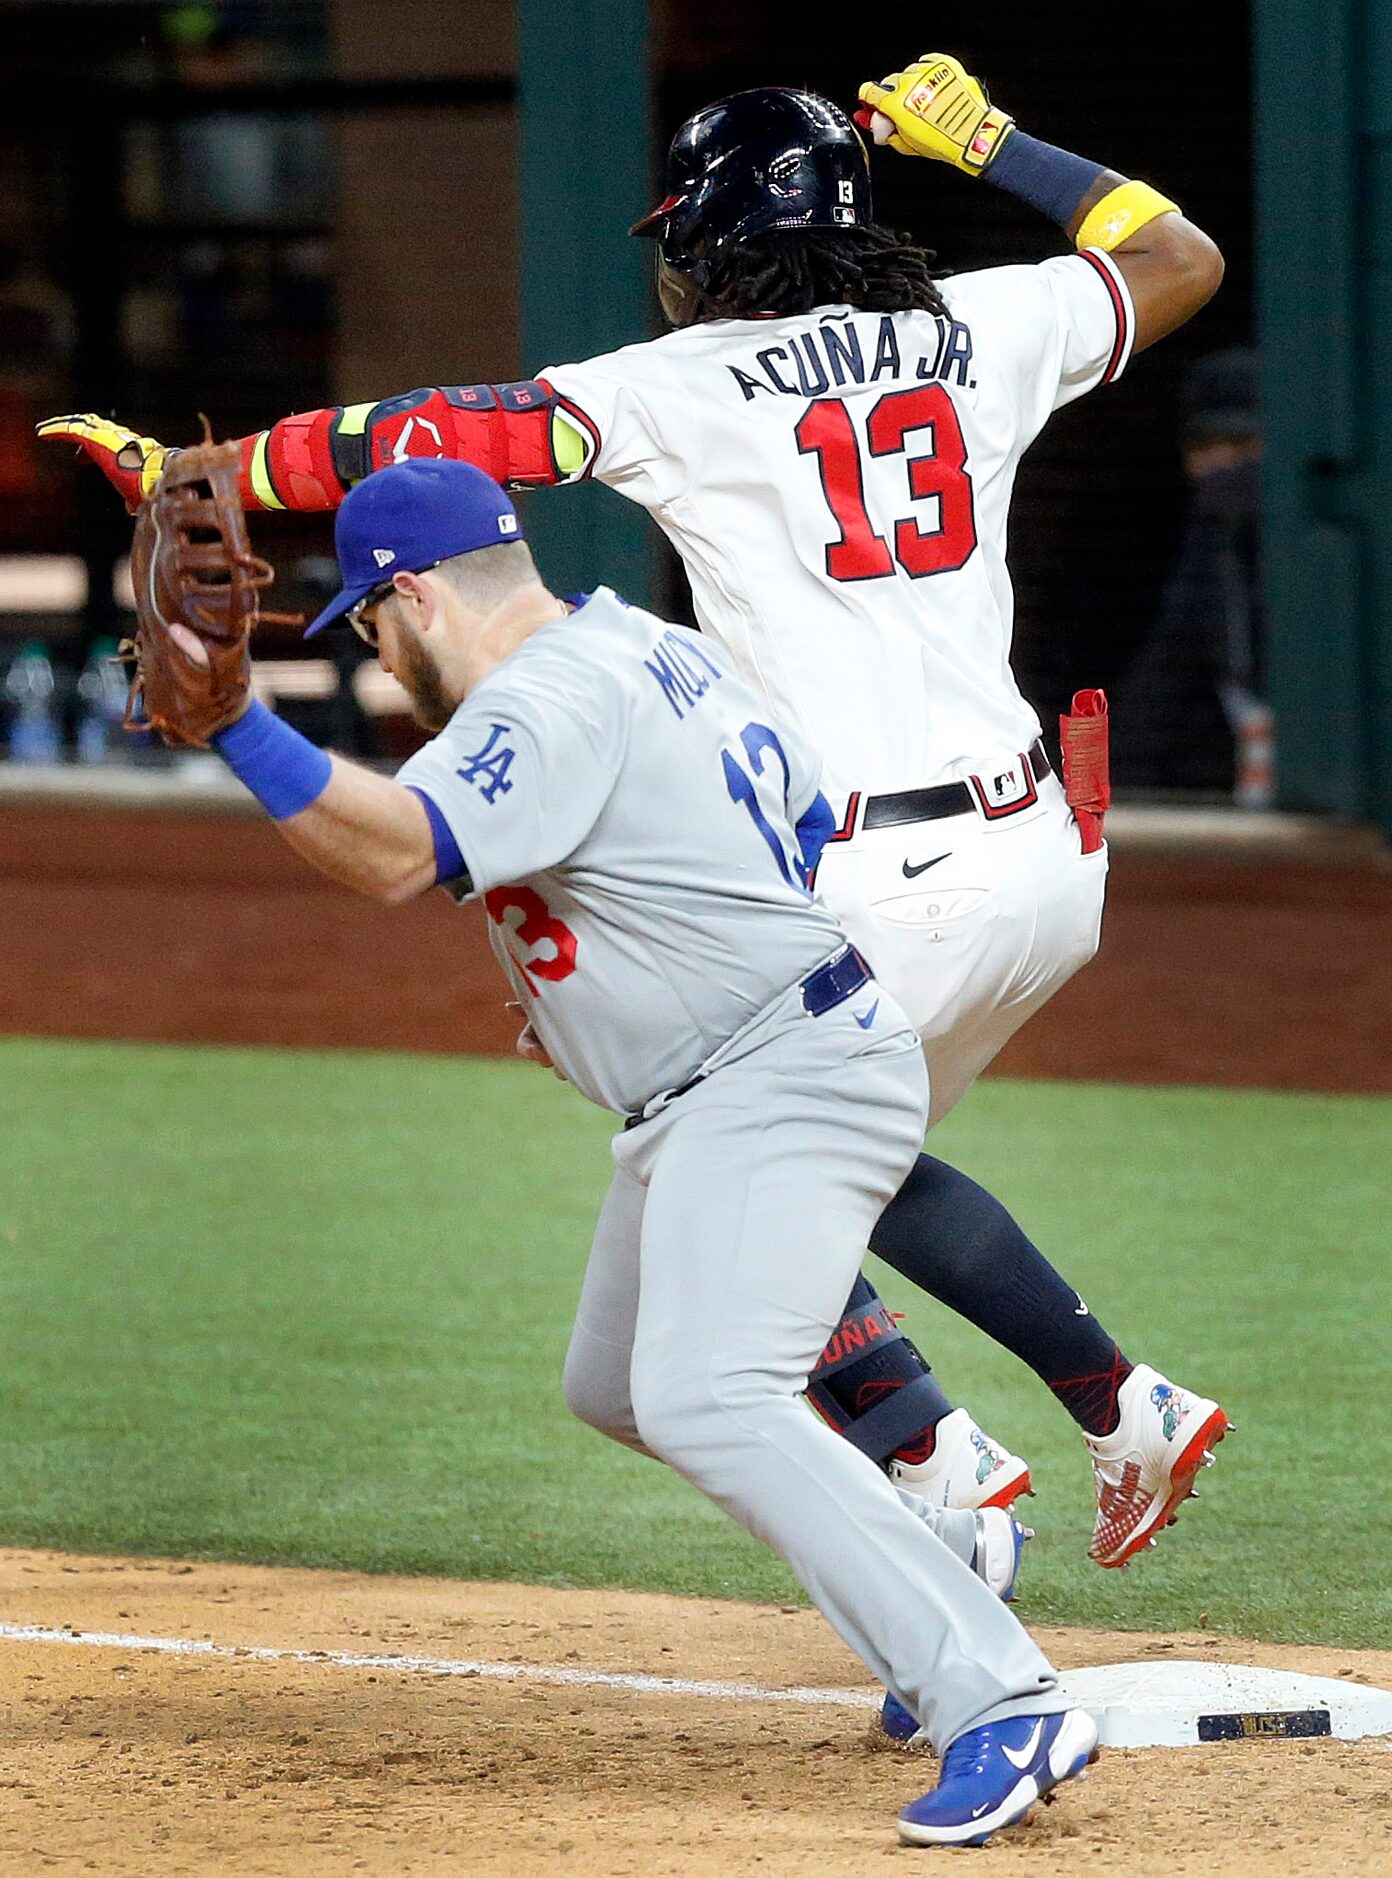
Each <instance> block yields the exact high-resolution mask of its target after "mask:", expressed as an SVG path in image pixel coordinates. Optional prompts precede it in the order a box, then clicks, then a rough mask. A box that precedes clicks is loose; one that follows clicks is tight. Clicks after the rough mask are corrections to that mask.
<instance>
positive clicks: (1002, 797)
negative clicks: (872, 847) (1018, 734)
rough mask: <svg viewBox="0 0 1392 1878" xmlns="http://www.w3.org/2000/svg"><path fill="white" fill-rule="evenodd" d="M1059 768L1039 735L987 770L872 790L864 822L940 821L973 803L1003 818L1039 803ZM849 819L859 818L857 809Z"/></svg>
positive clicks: (896, 824)
mask: <svg viewBox="0 0 1392 1878" xmlns="http://www.w3.org/2000/svg"><path fill="white" fill-rule="evenodd" d="M1053 773H1054V768H1053V764H1052V763H1050V761H1049V757H1048V753H1047V752H1046V751H1045V748H1044V745H1043V742H1042V741H1038V740H1037V741H1036V742H1035V744H1034V746H1033V748H1032V749H1030V750H1026V751H1024V752H1023V753H1022V754H1021V755H1020V756H1018V757H1015V758H1013V759H1012V760H1011V761H1010V762H1009V763H1003V764H1002V765H1001V766H1000V767H999V768H998V769H996V770H993V771H990V772H988V773H987V774H986V775H984V776H969V777H968V778H967V780H966V781H965V782H951V783H935V784H934V785H933V786H932V787H931V788H928V789H903V790H900V791H899V792H898V793H896V794H894V795H887V796H871V797H870V798H869V800H868V801H867V802H866V804H865V815H864V818H863V820H862V822H861V827H862V829H871V828H900V827H903V826H904V825H905V824H906V823H909V822H936V821H940V820H942V818H943V817H945V816H948V815H965V814H966V813H967V812H968V810H971V809H976V810H979V811H980V813H981V814H982V815H983V816H984V817H985V818H986V820H987V821H988V822H998V821H1002V820H1004V818H1005V817H1006V816H1007V815H1018V814H1019V813H1020V812H1021V810H1022V809H1028V808H1033V806H1034V804H1035V803H1036V802H1037V801H1038V800H1039V787H1038V785H1039V784H1040V783H1042V782H1043V780H1044V778H1045V777H1046V776H1052V775H1053ZM853 800H854V798H853ZM848 819H850V820H853V812H852V815H851V816H850V817H848ZM845 838H846V839H849V836H846V837H845ZM832 839H833V840H835V839H836V837H835V836H833V837H832Z"/></svg>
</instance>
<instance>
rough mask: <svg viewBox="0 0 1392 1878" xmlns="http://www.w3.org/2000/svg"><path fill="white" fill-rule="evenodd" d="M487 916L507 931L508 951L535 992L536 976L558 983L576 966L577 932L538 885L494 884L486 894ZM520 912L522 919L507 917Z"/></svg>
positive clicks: (568, 975)
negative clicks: (540, 890)
mask: <svg viewBox="0 0 1392 1878" xmlns="http://www.w3.org/2000/svg"><path fill="white" fill-rule="evenodd" d="M483 904H484V905H485V906H486V907H487V908H488V916H489V918H490V919H492V920H493V921H494V923H495V924H496V925H499V926H501V927H502V929H503V931H504V932H505V933H506V934H507V935H508V939H509V944H508V951H509V952H510V953H511V954H512V956H513V958H514V960H515V961H516V964H517V969H518V970H519V971H520V972H521V974H522V976H523V977H524V978H525V979H526V981H527V984H528V986H529V987H530V989H531V990H532V992H533V993H535V992H536V991H537V989H538V987H537V982H536V981H537V979H538V978H546V979H549V980H550V982H551V983H552V984H557V983H559V981H560V980H561V979H562V978H569V977H570V974H571V973H572V972H573V971H574V970H575V934H574V933H573V932H572V931H571V930H570V928H569V926H567V925H566V923H565V921H564V920H560V919H557V918H556V915H555V914H554V913H553V912H552V911H551V909H550V907H549V906H548V905H547V904H546V902H545V900H543V899H542V897H541V895H540V894H539V893H538V892H537V891H536V889H535V887H494V888H492V889H491V890H490V891H489V892H488V893H486V894H484V896H483ZM509 913H520V914H521V915H522V917H521V919H520V920H517V921H515V922H514V921H513V920H510V919H509V918H508V914H509Z"/></svg>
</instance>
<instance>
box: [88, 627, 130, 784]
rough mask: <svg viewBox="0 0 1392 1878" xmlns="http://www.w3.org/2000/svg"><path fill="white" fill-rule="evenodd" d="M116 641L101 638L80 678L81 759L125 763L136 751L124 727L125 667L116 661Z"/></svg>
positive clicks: (91, 761) (95, 761) (93, 648)
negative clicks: (129, 743)
mask: <svg viewBox="0 0 1392 1878" xmlns="http://www.w3.org/2000/svg"><path fill="white" fill-rule="evenodd" d="M115 653H116V641H115V640H114V639H99V640H98V641H97V643H96V644H95V645H94V646H93V647H92V656H91V657H90V658H89V659H88V661H87V663H86V665H84V666H83V668H82V675H81V677H80V678H79V679H78V681H77V695H78V697H79V698H80V699H81V701H82V713H81V716H80V717H79V718H78V720H77V760H78V762H79V763H122V762H125V761H126V760H127V759H128V758H129V757H130V756H131V755H133V754H134V753H133V751H131V750H128V749H127V748H126V744H127V742H128V741H130V740H129V739H127V738H126V736H125V733H124V732H123V731H122V729H121V720H122V719H123V718H124V717H125V714H126V691H127V688H128V687H127V679H126V674H125V668H124V667H123V666H121V665H119V664H117V663H116V661H115Z"/></svg>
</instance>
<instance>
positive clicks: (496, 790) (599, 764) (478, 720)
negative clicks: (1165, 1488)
mask: <svg viewBox="0 0 1392 1878" xmlns="http://www.w3.org/2000/svg"><path fill="white" fill-rule="evenodd" d="M769 718H770V713H769V708H768V705H767V703H766V701H765V700H764V699H762V698H756V697H755V696H754V695H753V693H752V692H750V691H749V690H748V689H747V688H746V687H745V686H744V685H743V684H741V683H740V681H739V679H738V678H736V677H735V676H734V675H733V674H732V673H731V672H730V671H729V669H728V667H727V665H726V663H725V661H724V660H723V659H721V658H720V657H719V656H718V655H717V652H716V649H715V648H714V647H712V646H710V645H708V644H706V643H705V642H704V641H703V640H702V639H701V637H700V635H699V634H697V633H694V632H692V631H691V630H690V629H689V628H686V627H681V626H671V625H668V624H667V623H666V622H665V621H663V620H660V619H655V618H654V617H653V615H652V614H650V613H644V612H642V611H640V610H639V609H638V608H637V607H629V606H626V605H625V604H624V602H623V601H622V600H620V599H619V598H618V597H617V596H616V595H614V594H613V593H610V592H609V591H608V590H607V589H606V588H600V589H599V591H598V592H597V593H595V594H594V595H593V596H592V597H591V598H590V599H589V600H588V601H587V602H586V603H585V604H584V605H583V606H581V607H579V608H578V609H577V610H576V611H575V612H574V613H572V614H570V615H569V616H568V617H567V618H566V619H563V620H558V621H556V622H555V623H554V624H552V625H548V626H543V627H542V628H541V629H540V630H539V631H538V632H536V633H534V634H533V635H532V636H531V638H529V639H527V640H526V641H525V642H524V643H523V644H522V645H521V646H520V647H519V648H518V650H517V651H516V652H514V653H513V654H512V656H511V657H510V658H509V659H508V660H507V661H506V662H505V663H504V664H503V665H501V666H500V667H499V668H498V669H497V670H496V671H495V672H492V673H490V674H489V676H488V677H487V678H486V679H484V681H483V682H482V683H481V684H480V685H478V686H476V687H475V689H474V690H473V691H472V692H471V693H470V695H469V697H468V698H467V699H466V700H465V702H464V703H463V704H462V705H460V707H459V709H458V710H457V711H456V712H455V714H454V716H453V717H452V718H451V719H450V722H449V724H448V726H447V727H446V729H445V730H443V731H442V732H441V733H440V735H439V736H438V737H435V738H434V739H433V740H432V741H431V742H430V743H428V744H426V746H425V747H424V749H422V750H419V751H417V752H416V754H415V755H414V756H413V757H411V758H410V760H409V761H408V762H407V763H406V764H405V765H404V766H403V767H402V769H401V770H400V771H399V772H398V780H399V781H400V782H402V783H405V784H407V785H409V786H410V787H412V788H414V789H417V790H419V791H420V792H421V793H422V794H423V795H425V796H428V797H429V799H430V800H431V801H432V802H433V803H434V804H435V806H436V807H437V808H438V809H439V811H440V813H441V814H442V815H443V817H444V819H445V821H446V822H447V823H448V824H449V827H450V830H451V832H452V834H453V835H454V838H455V841H456V842H457V844H458V846H459V851H460V853H461V855H462V856H463V858H464V863H465V866H466V867H467V869H468V878H467V880H466V881H464V882H462V883H461V886H460V889H459V891H458V893H457V896H456V897H458V898H461V899H464V898H469V897H472V896H474V895H481V896H482V898H483V901H484V905H485V906H486V908H487V910H488V914H489V917H490V922H491V923H490V929H489V930H490V935H491V938H492V941H493V948H494V951H495V952H496V953H497V955H498V957H499V959H500V960H501V962H502V965H503V969H504V971H505V972H506V973H507V976H508V978H509V980H510V981H511V983H512V985H513V988H514V989H515V991H516V993H517V996H518V997H519V999H520V1000H521V1002H522V1004H523V1005H524V1007H525V1008H526V1011H527V1014H528V1016H529V1017H530V1018H531V1021H532V1023H533V1025H534V1026H535V1029H536V1032H537V1035H538V1036H539V1037H540V1039H541V1041H542V1043H543V1044H544V1045H545V1047H546V1050H547V1053H548V1055H549V1056H550V1057H551V1059H552V1061H553V1062H554V1063H555V1064H556V1065H557V1067H558V1068H560V1069H561V1070H562V1071H563V1072H564V1073H565V1075H566V1076H567V1077H569V1079H570V1080H571V1082H573V1083H574V1084H575V1085H576V1086H577V1088H579V1089H580V1090H581V1091H582V1092H583V1093H584V1094H585V1095H587V1096H589V1097H590V1099H591V1100H592V1101H595V1102H598V1103H601V1104H602V1105H603V1106H604V1107H606V1108H610V1109H614V1110H615V1111H617V1112H618V1113H620V1114H631V1113H634V1112H636V1111H638V1110H640V1109H641V1108H642V1107H643V1105H644V1104H645V1103H646V1102H647V1101H648V1100H649V1099H650V1098H651V1097H652V1096H654V1095H657V1094H658V1093H660V1092H661V1091H663V1090H664V1089H670V1088H674V1087H677V1086H679V1085H680V1084H681V1083H683V1082H685V1081H686V1080H687V1079H688V1078H689V1077H690V1076H691V1075H692V1074H693V1072H694V1071H695V1070H696V1069H698V1068H699V1067H700V1065H701V1064H702V1063H703V1062H704V1061H705V1059H706V1058H707V1057H708V1056H710V1055H711V1054H712V1053H713V1052H714V1051H715V1050H717V1049H718V1048H719V1047H720V1046H721V1045H722V1044H725V1043H727V1042H728V1041H729V1040H730V1038H731V1037H733V1036H734V1035H735V1033H736V1032H737V1031H739V1030H740V1029H741V1028H742V1027H743V1026H744V1025H745V1024H746V1023H747V1022H748V1021H749V1020H750V1019H751V1018H752V1017H754V1016H756V1015H757V1014H758V1013H759V1012H760V1011H762V1010H763V1009H764V1008H765V1007H766V1006H767V1005H768V1004H770V1003H771V1002H772V1001H773V1000H774V999H775V998H776V997H778V996H779V994H780V993H782V992H784V991H786V990H787V989H788V987H789V986H791V985H793V984H794V983H796V981H797V980H798V979H800V978H803V977H805V976H806V974H807V973H808V972H809V971H811V970H812V968H813V967H814V966H816V965H818V964H820V963H821V962H822V960H824V959H826V958H829V957H830V956H831V955H832V953H834V952H836V951H837V950H838V949H839V948H840V947H841V946H843V945H844V944H845V935H844V934H843V933H842V931H841V929H840V927H839V926H838V925H837V924H836V922H835V920H834V919H833V918H832V916H831V914H830V913H828V912H827V910H826V909H825V907H823V906H822V904H821V903H820V902H819V901H816V900H814V899H813V897H812V895H811V894H810V892H809V891H808V889H807V886H806V884H805V870H804V869H802V868H801V866H800V860H799V851H800V842H799V836H798V834H797V823H798V822H799V820H801V819H802V818H803V817H804V816H805V815H806V814H807V812H808V811H809V810H810V809H813V807H814V804H817V805H818V806H820V807H821V808H822V809H823V810H824V809H825V805H824V804H820V803H819V797H818V780H819V775H818V763H817V758H816V756H815V755H814V753H813V752H812V751H811V750H809V749H808V748H807V747H806V746H805V745H804V743H803V740H802V738H801V737H799V736H797V735H796V734H789V733H787V732H786V731H783V730H781V729H775V727H774V726H773V725H772V724H771V723H770V721H769Z"/></svg>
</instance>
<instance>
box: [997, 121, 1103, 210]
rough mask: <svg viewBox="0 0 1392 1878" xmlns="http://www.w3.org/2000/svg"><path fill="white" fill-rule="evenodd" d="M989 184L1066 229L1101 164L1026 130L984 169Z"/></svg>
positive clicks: (1013, 135)
mask: <svg viewBox="0 0 1392 1878" xmlns="http://www.w3.org/2000/svg"><path fill="white" fill-rule="evenodd" d="M981 174H982V175H983V176H984V178H985V179H986V181H987V182H988V183H994V184H995V185H996V187H997V189H1004V190H1006V191H1008V193H1009V194H1010V195H1012V196H1018V197H1019V198H1020V200H1021V201H1022V202H1028V203H1029V205H1030V207H1031V208H1032V209H1038V210H1039V213H1040V214H1041V215H1047V216H1048V218H1049V220H1050V221H1051V222H1057V223H1058V225H1059V227H1060V228H1065V229H1066V228H1067V227H1068V224H1069V223H1070V222H1071V221H1072V220H1073V217H1074V216H1075V215H1076V214H1077V213H1078V211H1079V209H1080V208H1082V206H1083V199H1084V197H1085V196H1086V195H1087V192H1088V191H1089V189H1091V188H1092V185H1093V184H1094V183H1095V182H1096V181H1097V179H1098V177H1099V176H1105V175H1106V169H1105V167H1104V166H1103V165H1102V164H1101V163H1089V162H1088V160H1087V158H1086V157H1080V156H1071V155H1070V154H1069V152H1068V151H1067V150H1060V149H1059V148H1058V147H1057V146H1056V145H1055V144H1051V143H1042V142H1041V141H1040V139H1039V138H1038V137H1031V136H1029V135H1028V133H1027V132H1025V131H1023V130H1015V131H1012V132H1011V134H1010V135H1009V136H1008V137H1007V138H1006V140H1005V142H1004V143H1003V144H1002V145H1001V147H1000V150H999V151H998V152H997V154H996V156H995V158H994V159H993V160H992V162H991V163H989V164H988V165H987V167H986V168H985V169H984V170H983V171H982V172H981Z"/></svg>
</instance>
